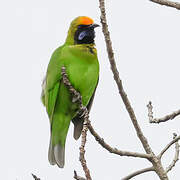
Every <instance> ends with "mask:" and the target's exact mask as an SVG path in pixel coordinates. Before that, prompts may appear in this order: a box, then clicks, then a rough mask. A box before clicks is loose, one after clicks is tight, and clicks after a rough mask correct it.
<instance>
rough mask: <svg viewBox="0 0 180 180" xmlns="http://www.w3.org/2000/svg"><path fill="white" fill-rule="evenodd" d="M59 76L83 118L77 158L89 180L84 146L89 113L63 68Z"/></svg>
mask: <svg viewBox="0 0 180 180" xmlns="http://www.w3.org/2000/svg"><path fill="white" fill-rule="evenodd" d="M61 75H62V79H63V83H64V84H65V85H66V86H67V88H68V90H69V92H70V93H71V94H72V101H73V102H74V103H75V102H76V103H79V105H80V107H79V110H80V112H81V113H83V118H84V124H83V130H82V134H81V135H82V139H81V146H80V148H79V149H80V156H79V160H80V162H81V165H82V167H83V170H84V172H85V175H86V178H87V180H91V175H90V171H89V169H88V167H87V164H86V160H85V145H86V136H87V131H88V127H87V121H88V118H89V113H88V110H87V108H85V107H84V106H83V104H82V97H81V95H80V93H79V92H77V91H76V90H75V89H74V88H73V86H72V85H71V83H70V81H69V79H68V76H67V74H66V68H65V67H64V66H63V67H62V68H61Z"/></svg>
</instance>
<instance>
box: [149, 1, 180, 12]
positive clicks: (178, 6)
mask: <svg viewBox="0 0 180 180" xmlns="http://www.w3.org/2000/svg"><path fill="white" fill-rule="evenodd" d="M150 1H151V2H154V3H157V4H160V5H165V6H168V7H173V8H176V9H178V10H180V3H178V2H172V1H167V0H150Z"/></svg>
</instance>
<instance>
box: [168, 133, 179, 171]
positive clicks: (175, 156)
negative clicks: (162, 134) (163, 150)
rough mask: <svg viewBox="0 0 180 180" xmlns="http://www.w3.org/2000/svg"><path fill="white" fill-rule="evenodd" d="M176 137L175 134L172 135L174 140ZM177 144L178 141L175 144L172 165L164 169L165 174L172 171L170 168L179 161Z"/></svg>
mask: <svg viewBox="0 0 180 180" xmlns="http://www.w3.org/2000/svg"><path fill="white" fill-rule="evenodd" d="M176 137H177V134H175V133H174V137H173V138H174V139H175V138H176ZM179 148H180V146H179V143H178V141H176V142H175V155H174V159H173V161H172V163H171V164H170V165H169V166H168V167H167V168H166V172H167V173H168V172H169V171H171V170H172V168H173V167H174V166H175V164H176V162H177V161H178V160H179Z"/></svg>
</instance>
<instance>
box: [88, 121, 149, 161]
mask: <svg viewBox="0 0 180 180" xmlns="http://www.w3.org/2000/svg"><path fill="white" fill-rule="evenodd" d="M87 125H88V128H89V131H90V132H91V134H92V135H93V136H94V138H95V139H96V141H97V142H98V143H99V144H100V145H101V146H102V147H103V148H105V149H106V150H108V151H109V152H110V153H114V154H117V155H120V156H130V157H139V158H146V159H151V157H152V156H151V155H150V154H143V153H138V152H129V151H122V150H119V149H117V148H113V147H111V146H110V145H109V144H107V143H106V142H105V141H104V139H103V138H101V137H100V136H99V135H98V133H97V132H96V131H95V130H94V128H93V127H92V125H91V122H90V121H89V120H88V124H87Z"/></svg>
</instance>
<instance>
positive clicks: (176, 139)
mask: <svg viewBox="0 0 180 180" xmlns="http://www.w3.org/2000/svg"><path fill="white" fill-rule="evenodd" d="M179 140H180V136H178V137H176V138H175V139H173V140H172V141H171V142H170V143H169V144H167V145H166V147H165V148H164V149H163V150H162V151H161V152H160V154H159V155H158V157H159V158H161V157H162V155H163V154H164V153H165V152H166V151H167V150H168V149H169V148H170V147H171V146H172V145H173V144H174V143H176V142H177V141H179Z"/></svg>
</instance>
